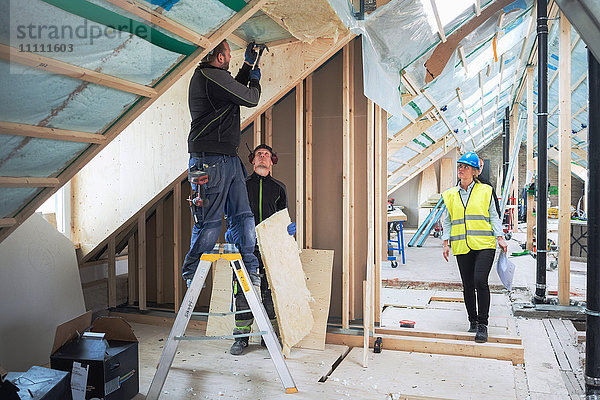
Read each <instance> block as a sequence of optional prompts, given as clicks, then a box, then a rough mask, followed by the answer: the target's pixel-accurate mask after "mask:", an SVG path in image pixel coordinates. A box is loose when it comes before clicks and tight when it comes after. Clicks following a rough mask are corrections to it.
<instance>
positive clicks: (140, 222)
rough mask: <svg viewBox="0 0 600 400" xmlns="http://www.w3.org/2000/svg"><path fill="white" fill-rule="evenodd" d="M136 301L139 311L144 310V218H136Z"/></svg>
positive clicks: (141, 216) (142, 215) (142, 216)
mask: <svg viewBox="0 0 600 400" xmlns="http://www.w3.org/2000/svg"><path fill="white" fill-rule="evenodd" d="M137 229H138V247H137V248H138V257H137V262H138V287H139V289H138V299H139V308H140V310H141V311H144V310H146V216H145V214H144V213H142V214H141V215H140V216H139V217H138V226H137Z"/></svg>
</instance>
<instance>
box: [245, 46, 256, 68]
mask: <svg viewBox="0 0 600 400" xmlns="http://www.w3.org/2000/svg"><path fill="white" fill-rule="evenodd" d="M244 61H245V62H246V63H248V64H249V65H254V61H256V51H255V50H254V43H250V44H248V46H246V52H245V53H244Z"/></svg>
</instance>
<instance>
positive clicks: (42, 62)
mask: <svg viewBox="0 0 600 400" xmlns="http://www.w3.org/2000/svg"><path fill="white" fill-rule="evenodd" d="M0 59H4V60H6V61H9V62H11V63H17V64H21V65H26V66H28V67H33V68H36V69H39V70H42V71H46V72H50V73H52V74H58V75H64V76H68V77H69V78H74V79H79V80H82V81H86V82H91V83H95V84H97V85H101V86H106V87H110V88H113V89H117V90H121V91H123V92H129V93H133V94H137V95H138V96H143V97H155V96H156V95H157V91H156V89H154V88H151V87H149V86H145V85H141V84H139V83H135V82H131V81H127V80H125V79H121V78H117V77H115V76H112V75H106V74H103V73H101V72H96V71H93V70H91V69H87V68H83V67H78V66H76V65H71V64H67V63H66V62H63V61H58V60H55V59H53V58H49V57H44V56H41V55H39V54H34V53H29V52H26V51H19V49H15V48H14V47H10V46H7V45H5V44H0Z"/></svg>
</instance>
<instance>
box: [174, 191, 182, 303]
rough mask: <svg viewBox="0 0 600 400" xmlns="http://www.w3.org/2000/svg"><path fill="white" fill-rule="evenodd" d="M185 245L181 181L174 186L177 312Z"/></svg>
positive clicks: (175, 292)
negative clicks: (182, 225)
mask: <svg viewBox="0 0 600 400" xmlns="http://www.w3.org/2000/svg"><path fill="white" fill-rule="evenodd" d="M182 247H183V239H182V231H181V183H177V184H176V185H175V187H174V188H173V303H174V304H175V312H177V311H179V307H181V282H182V278H181V262H182V257H181V250H182Z"/></svg>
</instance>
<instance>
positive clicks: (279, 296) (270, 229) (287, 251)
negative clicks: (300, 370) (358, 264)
mask: <svg viewBox="0 0 600 400" xmlns="http://www.w3.org/2000/svg"><path fill="white" fill-rule="evenodd" d="M290 222H291V221H290V216H289V214H288V210H287V209H285V210H282V211H279V212H277V213H275V214H273V215H272V216H271V217H269V218H267V219H266V220H264V221H263V222H261V223H260V224H259V225H257V226H256V235H257V237H258V243H259V248H260V254H261V256H262V260H263V263H264V265H265V270H266V273H267V279H268V281H269V286H270V288H271V294H272V296H273V303H274V304H275V312H276V314H277V322H278V324H279V332H280V334H281V341H282V344H283V354H284V355H285V356H288V355H289V353H290V349H291V348H292V347H293V346H294V345H296V344H297V343H298V342H300V340H302V338H304V337H305V336H306V335H308V334H309V333H310V331H311V329H312V327H313V324H314V319H313V316H312V312H311V309H310V305H309V301H311V300H312V299H311V295H310V292H309V290H308V288H307V287H306V276H305V275H304V271H303V269H302V263H301V262H300V250H299V249H298V244H297V243H296V240H294V238H293V237H292V236H290V235H289V234H288V232H287V226H288V225H289V224H290Z"/></svg>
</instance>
